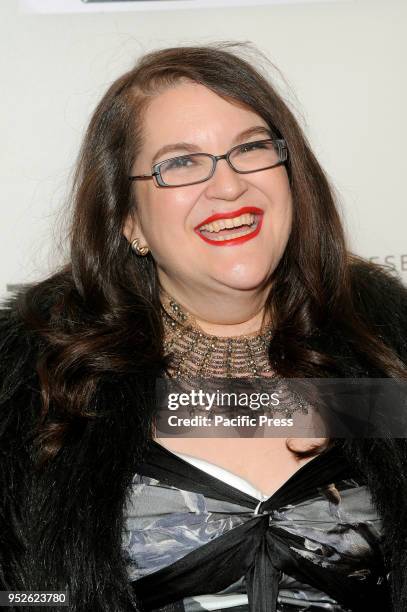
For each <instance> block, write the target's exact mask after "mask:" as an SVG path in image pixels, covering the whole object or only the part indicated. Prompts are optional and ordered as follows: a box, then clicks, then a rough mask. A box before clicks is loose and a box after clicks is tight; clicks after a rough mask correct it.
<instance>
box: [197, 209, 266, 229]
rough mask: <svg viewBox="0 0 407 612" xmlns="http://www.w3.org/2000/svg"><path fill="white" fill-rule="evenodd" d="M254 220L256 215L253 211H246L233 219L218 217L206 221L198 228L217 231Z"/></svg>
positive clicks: (250, 222)
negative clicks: (214, 219)
mask: <svg viewBox="0 0 407 612" xmlns="http://www.w3.org/2000/svg"><path fill="white" fill-rule="evenodd" d="M255 220H256V215H254V214H253V213H246V214H245V215H240V217H233V219H218V220H217V221H213V222H212V223H206V224H205V225H201V226H200V228H199V229H200V230H208V231H209V232H219V231H220V230H222V229H227V228H232V227H239V225H251V224H252V223H254V221H255Z"/></svg>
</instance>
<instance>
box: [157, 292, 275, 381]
mask: <svg viewBox="0 0 407 612" xmlns="http://www.w3.org/2000/svg"><path fill="white" fill-rule="evenodd" d="M160 297H161V304H162V313H163V322H164V330H165V337H164V352H165V354H169V353H170V354H171V355H172V362H171V366H170V370H169V374H170V375H171V376H172V377H175V378H179V377H182V378H217V377H226V378H247V377H254V376H256V377H257V376H270V375H271V376H272V375H273V374H272V369H271V367H270V363H269V358H268V346H269V342H270V339H271V336H272V328H271V325H268V326H266V327H265V328H263V329H262V330H261V331H260V332H254V333H251V334H247V335H242V336H232V337H225V336H214V335H211V334H208V333H206V332H204V331H203V330H202V329H201V328H200V327H199V326H198V324H197V323H196V320H195V318H194V317H193V315H192V314H190V313H188V312H187V311H185V310H184V309H183V308H181V306H180V305H179V304H178V303H177V302H176V301H175V299H174V298H172V297H171V296H170V295H168V294H167V293H166V292H162V293H161V296H160Z"/></svg>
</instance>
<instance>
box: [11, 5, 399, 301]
mask: <svg viewBox="0 0 407 612" xmlns="http://www.w3.org/2000/svg"><path fill="white" fill-rule="evenodd" d="M65 2H66V0H65ZM406 26H407V3H406V2H405V0H385V1H384V0H380V1H379V0H351V1H349V2H342V1H338V2H335V1H334V0H331V1H330V2H310V1H308V2H306V3H301V2H300V3H295V2H293V1H292V0H290V3H289V4H286V5H284V4H274V5H270V6H252V7H236V6H234V7H231V6H230V7H227V6H225V7H217V8H195V9H190V10H179V11H175V10H173V11H162V12H161V11H157V10H156V11H151V12H140V11H138V12H117V13H114V12H109V13H104V14H95V13H92V14H53V15H46V14H37V15H33V14H22V13H20V12H19V10H18V1H17V0H5V1H3V2H1V3H0V58H1V62H2V64H1V75H2V95H1V103H2V111H1V115H0V120H1V128H2V129H1V134H2V147H1V151H2V154H1V163H0V173H1V187H2V207H1V241H0V249H1V250H0V254H1V257H0V297H3V296H5V295H6V294H7V289H9V288H10V286H12V285H14V284H19V283H23V282H30V281H33V280H36V279H40V278H42V277H43V276H44V275H45V274H47V273H48V272H49V271H50V270H52V268H53V267H54V265H55V263H56V262H59V261H60V260H61V258H62V257H63V255H64V247H65V245H66V240H65V236H64V229H65V224H64V217H63V211H64V202H65V199H66V195H67V191H68V187H69V182H70V175H71V171H72V168H73V165H74V161H75V156H76V153H77V150H78V147H79V144H80V141H81V137H82V134H83V130H84V127H85V126H86V124H87V121H88V119H89V116H90V113H91V112H92V110H93V108H94V106H95V104H96V102H97V101H98V99H99V98H100V96H101V95H102V94H103V93H104V91H105V90H106V88H107V87H108V85H109V84H110V82H111V81H113V80H114V79H115V78H116V77H117V76H118V75H119V74H120V73H122V72H123V71H125V70H126V69H128V68H129V67H130V66H131V65H132V64H133V63H134V61H135V59H136V58H137V57H138V56H139V55H140V54H141V53H144V52H145V51H147V50H150V49H152V48H156V47H163V46H167V45H177V44H193V43H208V42H211V41H215V40H225V39H228V40H239V41H242V40H245V41H252V42H253V43H254V44H255V45H257V46H258V48H259V49H260V50H262V51H263V52H265V53H266V54H267V55H268V57H269V58H270V59H271V60H272V61H273V62H274V63H275V64H276V65H277V66H278V67H279V68H280V70H281V71H282V73H283V74H284V76H285V79H286V83H283V82H282V81H281V79H279V78H278V74H277V73H275V74H274V78H276V79H278V80H279V82H280V86H281V87H283V90H284V92H285V96H286V97H287V98H288V100H289V102H290V103H291V104H292V105H294V107H295V109H296V113H297V115H298V116H299V117H300V120H301V123H302V125H303V126H304V128H305V130H306V133H307V134H308V136H309V138H310V140H311V143H312V144H313V146H314V149H315V151H316V153H317V155H318V156H319V159H320V160H321V162H322V165H323V166H324V167H325V169H326V170H327V172H328V174H329V176H330V177H331V179H332V180H333V182H334V184H335V185H336V188H337V190H338V192H339V195H340V200H341V209H342V214H343V218H344V223H345V226H346V228H347V233H348V236H349V241H350V245H351V248H352V249H353V250H354V251H355V252H357V253H359V254H361V255H363V256H365V257H369V258H374V259H375V260H376V261H378V262H381V263H385V262H387V263H388V264H389V265H391V266H392V267H394V269H395V271H396V272H397V273H399V274H400V275H401V276H402V277H403V278H404V280H407V234H406V226H407V223H406V221H407V212H406V196H405V177H406V172H407V168H406V158H407V156H406V152H405V149H406V147H405V143H406V142H407V127H406V126H407V122H406V119H405V112H406V110H405V109H406V108H407V77H406V70H405V66H406V60H407V37H406V36H405V32H406V29H407V28H406Z"/></svg>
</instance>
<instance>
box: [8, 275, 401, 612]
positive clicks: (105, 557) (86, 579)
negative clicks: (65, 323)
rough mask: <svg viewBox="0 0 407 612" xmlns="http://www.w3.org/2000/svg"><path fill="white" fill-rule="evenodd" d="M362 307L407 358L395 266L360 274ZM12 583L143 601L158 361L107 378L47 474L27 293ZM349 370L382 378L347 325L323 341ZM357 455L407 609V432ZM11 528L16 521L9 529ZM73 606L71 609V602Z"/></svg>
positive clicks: (96, 600)
mask: <svg viewBox="0 0 407 612" xmlns="http://www.w3.org/2000/svg"><path fill="white" fill-rule="evenodd" d="M354 290H355V291H356V292H357V295H358V300H359V307H360V312H361V313H362V314H363V316H364V317H366V318H367V319H368V320H369V321H370V322H371V323H372V324H373V325H375V327H376V329H377V332H378V334H380V336H381V337H382V338H383V339H384V340H385V341H386V342H387V343H388V344H389V345H390V346H392V347H394V348H395V349H396V350H397V352H398V354H399V355H400V357H401V359H402V360H404V362H406V363H407V290H406V289H405V288H404V287H403V286H402V285H401V284H400V283H399V282H398V281H396V280H395V279H393V278H391V277H390V276H388V275H384V274H376V275H374V274H370V273H367V272H365V273H364V274H360V276H359V278H358V281H357V284H355V287H354ZM0 334H1V335H0V348H1V350H0V374H1V385H2V386H1V395H0V440H1V446H0V456H1V468H0V489H1V492H0V495H1V500H0V542H1V545H0V588H1V590H7V589H10V590H11V589H13V590H17V589H18V590H29V589H41V590H44V589H55V590H57V589H64V588H65V587H67V588H68V590H69V592H70V594H71V609H73V610H75V611H77V612H82V611H83V612H85V611H86V612H89V611H90V610H92V612H102V611H103V612H112V611H117V612H119V611H120V612H127V611H133V612H134V611H135V610H139V609H141V607H140V606H139V605H138V604H137V602H136V600H135V597H134V594H133V592H132V588H131V585H130V584H129V582H128V579H127V574H126V569H125V564H124V559H123V555H122V550H121V532H122V529H123V517H122V508H123V504H124V502H125V499H126V495H127V493H128V490H129V487H130V484H131V480H132V477H133V474H134V472H135V469H136V465H137V463H138V462H139V461H140V460H141V458H142V456H143V452H144V450H145V446H146V442H147V432H148V428H149V423H150V418H151V410H152V408H151V406H152V402H151V399H150V398H151V397H152V396H153V393H154V385H155V380H156V376H157V374H158V373H159V371H160V364H157V367H156V368H154V367H153V368H149V369H148V370H147V369H146V370H145V371H144V372H142V373H140V374H139V375H132V376H131V377H130V376H121V377H118V376H111V377H106V378H105V379H104V380H103V381H102V382H101V383H100V385H99V387H98V390H97V393H96V394H95V397H94V408H95V409H96V410H97V412H98V414H99V415H100V416H98V417H97V418H96V419H94V420H92V421H89V422H88V423H87V424H86V426H83V425H78V426H77V431H76V432H75V437H74V436H72V438H71V439H67V440H66V444H65V446H64V448H63V449H62V450H61V452H60V453H59V454H58V455H57V457H56V458H55V460H54V461H53V462H52V464H51V465H50V466H49V467H48V468H47V469H46V470H43V471H37V472H36V471H35V470H34V469H33V468H32V462H31V431H32V427H33V424H34V422H35V419H36V416H37V415H38V411H39V406H40V397H39V389H38V381H37V377H36V373H35V368H34V365H35V360H36V355H37V352H38V349H39V343H38V340H37V338H36V337H35V335H34V334H32V333H31V332H29V331H28V330H26V329H25V328H24V325H23V323H22V322H21V320H20V319H19V316H18V310H17V308H16V302H15V300H14V299H13V300H10V301H9V302H8V303H7V304H6V308H5V309H4V310H3V311H2V312H1V316H0ZM316 345H317V346H319V347H321V348H322V347H323V348H324V349H325V350H327V351H328V352H329V353H330V354H332V355H334V356H335V357H336V359H337V360H338V361H339V362H340V363H341V370H342V374H343V376H352V377H353V376H369V375H371V376H374V375H375V373H372V372H370V371H369V366H368V365H367V364H366V363H365V361H364V359H363V355H356V354H355V352H354V351H353V349H352V345H351V341H348V340H346V337H345V335H344V333H343V330H340V329H331V330H329V333H322V334H320V335H319V337H318V338H317V339H316ZM343 448H344V450H345V453H346V454H347V457H348V459H349V461H351V462H352V463H353V464H354V466H355V468H356V469H358V470H360V471H361V472H362V473H363V475H364V477H365V478H366V482H367V485H368V487H369V489H370V491H371V493H372V497H373V503H374V504H375V505H376V507H377V509H378V511H379V514H380V515H381V517H382V519H383V525H384V534H385V542H384V544H385V550H386V551H387V554H388V556H389V573H390V575H389V579H390V582H391V588H392V593H393V601H394V611H395V612H402V611H403V610H406V609H407V577H405V576H404V574H405V568H407V526H406V525H404V524H403V519H404V517H405V515H406V513H407V477H406V474H407V441H406V440H404V439H398V440H393V441H392V440H356V439H355V440H346V441H344V443H343ZM3 527H4V529H3ZM61 609H62V608H61Z"/></svg>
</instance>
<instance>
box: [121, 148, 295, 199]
mask: <svg viewBox="0 0 407 612" xmlns="http://www.w3.org/2000/svg"><path fill="white" fill-rule="evenodd" d="M264 142H272V143H274V144H277V146H278V152H279V155H280V161H279V162H277V163H276V164H273V165H272V166H265V167H264V168H259V169H258V170H237V169H236V168H235V167H234V166H233V163H232V162H231V161H230V155H231V154H232V153H233V151H236V150H237V149H240V148H241V147H244V146H245V145H254V144H261V143H264ZM196 155H199V156H202V155H205V156H206V157H210V159H211V160H212V172H211V173H210V175H209V176H207V177H206V178H204V179H201V180H200V181H194V182H193V183H182V184H180V185H168V184H167V183H166V182H165V181H163V178H162V176H161V166H162V165H164V164H166V163H168V162H170V161H173V160H174V159H182V158H183V157H194V156H196ZM221 159H225V160H226V161H227V163H228V164H229V166H230V167H231V168H232V170H233V171H234V172H237V173H238V174H251V173H252V172H261V171H262V170H270V168H277V166H282V165H284V164H285V162H286V161H287V159H288V149H287V144H286V142H285V140H284V139H282V138H266V139H263V140H255V141H253V142H245V143H243V144H240V145H236V146H235V147H233V148H232V149H230V151H228V152H227V153H225V154H224V155H211V153H188V154H186V155H177V156H176V157H170V158H169V159H164V160H163V161H160V162H158V163H157V164H154V165H153V166H152V169H151V170H152V172H151V174H140V175H137V176H129V177H128V178H129V180H130V181H139V180H145V179H151V178H153V177H155V179H156V181H157V185H158V186H159V187H187V186H188V185H197V184H198V183H205V181H209V179H211V178H212V176H213V175H214V174H215V170H216V165H217V163H218V161H219V160H221Z"/></svg>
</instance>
